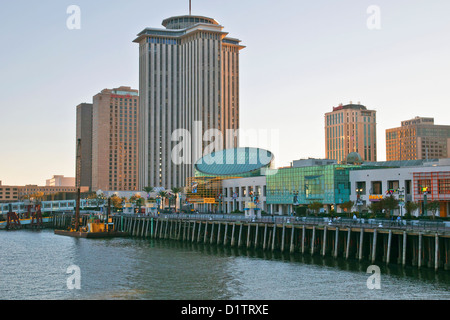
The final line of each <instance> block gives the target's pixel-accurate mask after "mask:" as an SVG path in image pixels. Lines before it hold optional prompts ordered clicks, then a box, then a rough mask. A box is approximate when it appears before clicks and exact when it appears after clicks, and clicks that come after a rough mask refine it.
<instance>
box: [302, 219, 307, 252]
mask: <svg viewBox="0 0 450 320" xmlns="http://www.w3.org/2000/svg"><path fill="white" fill-rule="evenodd" d="M305 239H306V226H305V225H303V227H302V254H304V253H305Z"/></svg>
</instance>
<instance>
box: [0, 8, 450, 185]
mask: <svg viewBox="0 0 450 320" xmlns="http://www.w3.org/2000/svg"><path fill="white" fill-rule="evenodd" d="M188 3H189V2H188V0H172V1H154V0H146V1H140V0H134V1H133V0H130V1H122V0H115V1H111V0H109V1H106V0H94V1H93V0H91V1H84V0H83V1H82V0H73V1H61V0H58V1H56V0H53V1H50V0H41V1H31V0H18V1H8V2H6V3H2V9H1V10H0V30H1V32H0V43H1V48H2V50H0V61H1V64H0V110H1V113H0V119H1V125H0V136H1V139H0V180H1V181H3V184H15V185H24V184H39V185H43V184H45V179H48V178H50V177H51V176H52V175H54V174H64V175H66V176H74V175H75V107H76V105H78V104H79V103H81V102H91V101H92V96H93V95H95V94H96V93H98V92H99V91H100V90H102V89H104V88H113V87H118V86H121V85H126V86H131V87H133V88H136V89H138V88H139V83H138V46H137V44H134V43H133V42H132V41H133V39H134V38H135V36H136V34H137V33H138V32H140V31H141V30H143V29H144V28H146V27H161V28H162V26H161V22H162V20H163V19H165V18H168V17H170V16H175V15H181V14H187V13H188ZM69 5H78V6H79V7H80V8H81V30H69V29H68V28H67V27H66V20H67V18H68V17H69V15H68V14H67V13H66V10H67V7H68V6H69ZM370 5H377V6H379V8H380V9H381V29H380V30H369V29H368V28H367V25H366V21H367V19H368V18H369V14H368V13H367V12H366V11H367V8H368V7H369V6H370ZM192 6H193V12H192V13H193V14H196V15H204V16H209V17H212V18H215V19H216V20H217V21H219V22H220V23H221V24H222V25H223V26H224V27H225V31H227V32H229V33H230V36H231V37H235V38H239V39H241V40H242V41H243V44H244V45H245V46H247V48H246V49H245V50H243V51H241V63H240V72H241V78H240V80H241V87H240V88H241V99H240V103H241V127H242V128H243V129H256V130H258V129H268V130H279V137H280V141H279V144H277V146H269V145H265V144H264V143H261V144H259V145H258V146H259V147H270V149H272V151H274V152H275V156H276V159H277V165H287V164H289V162H290V161H292V160H295V159H300V158H307V157H318V158H323V157H324V156H325V146H324V144H325V143H324V118H323V117H324V114H325V113H326V112H328V111H330V110H331V109H332V107H333V106H337V105H338V104H339V103H344V104H345V103H348V102H349V101H353V102H358V101H360V102H361V103H362V104H364V105H366V106H367V107H368V108H369V109H375V110H377V112H378V113H377V118H378V127H377V130H378V157H379V160H385V152H386V151H385V130H386V129H387V128H392V127H396V126H399V125H400V122H401V121H402V120H407V119H410V118H413V117H415V116H429V117H434V118H435V123H436V124H450V119H449V117H448V116H449V111H448V110H449V107H450V104H449V102H450V88H449V85H450V81H449V75H450V58H449V57H450V41H449V40H450V19H449V12H450V1H448V0H427V1H425V0H421V1H419V0H403V1H401V0H389V1H386V0H371V1H366V0H341V1H338V0H317V1H300V0H280V1H268V0H267V1H266V0H240V1H238V0H193V5H192Z"/></svg>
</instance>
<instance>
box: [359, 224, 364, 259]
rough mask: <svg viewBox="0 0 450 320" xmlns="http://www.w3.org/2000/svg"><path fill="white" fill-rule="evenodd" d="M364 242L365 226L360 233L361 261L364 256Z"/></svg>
mask: <svg viewBox="0 0 450 320" xmlns="http://www.w3.org/2000/svg"><path fill="white" fill-rule="evenodd" d="M363 244H364V228H361V229H360V234H359V260H360V261H361V260H362V258H363Z"/></svg>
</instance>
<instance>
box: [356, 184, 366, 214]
mask: <svg viewBox="0 0 450 320" xmlns="http://www.w3.org/2000/svg"><path fill="white" fill-rule="evenodd" d="M363 192H364V189H363V188H356V205H357V206H358V211H359V212H361V206H362V200H361V194H362V193H363Z"/></svg>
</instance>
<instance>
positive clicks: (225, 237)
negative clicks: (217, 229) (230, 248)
mask: <svg viewBox="0 0 450 320" xmlns="http://www.w3.org/2000/svg"><path fill="white" fill-rule="evenodd" d="M227 240H228V222H225V231H224V233H223V245H224V246H226V245H228V241H227Z"/></svg>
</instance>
